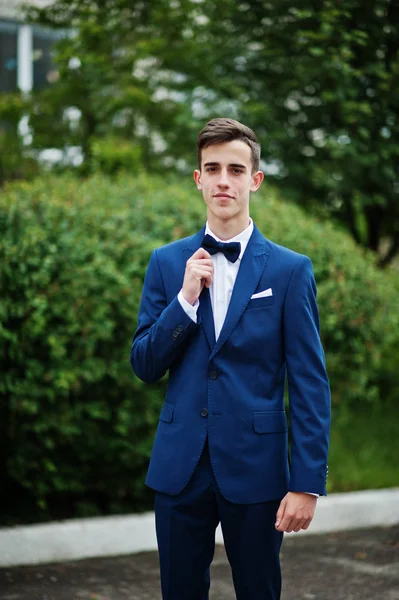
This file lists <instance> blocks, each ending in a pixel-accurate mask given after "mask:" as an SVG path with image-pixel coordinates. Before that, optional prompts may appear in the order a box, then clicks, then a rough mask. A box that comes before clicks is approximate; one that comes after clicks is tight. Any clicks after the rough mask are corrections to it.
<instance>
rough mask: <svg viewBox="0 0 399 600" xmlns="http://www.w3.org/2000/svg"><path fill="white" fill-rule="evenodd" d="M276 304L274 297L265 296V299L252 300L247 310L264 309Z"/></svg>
mask: <svg viewBox="0 0 399 600" xmlns="http://www.w3.org/2000/svg"><path fill="white" fill-rule="evenodd" d="M272 304H274V296H265V297H264V298H252V299H251V300H250V301H249V302H248V305H247V310H251V309H252V308H263V307H265V306H271V305H272Z"/></svg>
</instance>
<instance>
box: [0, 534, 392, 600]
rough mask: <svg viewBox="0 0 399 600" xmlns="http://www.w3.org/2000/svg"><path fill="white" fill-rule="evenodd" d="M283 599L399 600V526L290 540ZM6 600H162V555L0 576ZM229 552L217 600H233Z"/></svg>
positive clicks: (214, 588) (218, 555)
mask: <svg viewBox="0 0 399 600" xmlns="http://www.w3.org/2000/svg"><path fill="white" fill-rule="evenodd" d="M282 566H283V578H284V585H283V594H282V600H399V525H394V526H389V527H386V528H374V529H363V530H354V531H345V532H331V533H327V534H318V535H306V536H301V535H299V536H295V534H290V535H288V536H286V537H285V540H284V543H283V548H282ZM0 598H1V600H127V599H129V600H160V598H161V596H160V589H159V574H158V556H157V553H156V552H142V553H139V554H132V555H128V556H121V557H112V558H95V559H86V560H81V561H71V562H64V563H59V564H52V565H38V566H28V567H13V568H10V567H9V568H3V569H0ZM234 598H235V594H234V589H233V586H232V582H231V572H230V567H229V564H228V562H227V559H226V555H225V552H224V548H223V546H220V545H218V546H217V547H216V552H215V558H214V561H213V565H212V585H211V594H210V599H211V600H233V599H234Z"/></svg>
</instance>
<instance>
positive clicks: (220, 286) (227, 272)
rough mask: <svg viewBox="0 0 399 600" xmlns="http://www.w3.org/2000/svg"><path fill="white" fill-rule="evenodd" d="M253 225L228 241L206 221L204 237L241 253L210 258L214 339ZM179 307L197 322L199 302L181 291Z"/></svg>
mask: <svg viewBox="0 0 399 600" xmlns="http://www.w3.org/2000/svg"><path fill="white" fill-rule="evenodd" d="M253 229H254V224H253V221H252V219H250V222H249V225H248V227H247V228H246V229H244V231H242V232H241V233H239V234H238V235H236V236H235V237H233V238H231V239H230V240H221V239H219V238H218V237H217V235H215V234H214V233H213V231H212V230H211V229H210V227H209V225H208V221H207V223H206V227H205V235H206V234H209V235H211V236H212V237H213V238H215V240H217V241H218V242H240V244H241V252H240V256H239V257H238V259H237V260H236V262H234V263H232V262H230V261H229V260H228V259H227V258H226V257H225V255H224V254H223V253H222V252H217V253H216V254H213V255H212V256H211V258H212V262H213V269H214V272H213V279H212V283H211V285H210V287H209V295H210V298H211V304H212V312H213V320H214V325H215V337H216V340H217V339H218V337H219V335H220V332H221V330H222V327H223V323H224V320H225V318H226V314H227V309H228V308H229V304H230V298H231V294H232V292H233V287H234V284H235V281H236V278H237V273H238V269H239V268H240V264H241V260H242V256H243V254H244V252H245V249H246V247H247V244H248V242H249V238H250V237H251V235H252V232H253ZM177 298H178V300H179V302H180V304H181V307H182V308H183V310H184V312H185V313H186V314H187V315H188V316H189V317H190V318H191V319H192V320H193V321H194V322H195V323H196V322H197V310H198V307H199V300H197V301H196V302H195V303H194V305H192V304H190V303H189V302H187V300H186V299H185V298H184V297H183V291H182V290H180V292H179V294H178V296H177ZM306 493H307V494H310V495H312V496H316V497H318V495H319V494H313V493H312V492H306Z"/></svg>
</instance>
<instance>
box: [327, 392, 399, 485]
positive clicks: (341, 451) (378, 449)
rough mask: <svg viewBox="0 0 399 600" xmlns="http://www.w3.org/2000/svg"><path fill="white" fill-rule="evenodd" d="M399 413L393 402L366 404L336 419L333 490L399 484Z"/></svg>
mask: <svg viewBox="0 0 399 600" xmlns="http://www.w3.org/2000/svg"><path fill="white" fill-rule="evenodd" d="M333 419H334V411H333ZM398 431H399V414H398V410H397V408H396V407H395V406H394V404H393V403H391V404H390V405H387V406H381V405H380V406H376V407H371V406H366V407H364V406H363V407H362V408H361V410H359V411H358V412H357V413H356V414H351V415H350V416H349V417H348V418H346V419H343V418H340V416H339V415H337V416H336V419H334V425H333V429H332V432H331V446H330V456H329V481H328V486H327V489H328V491H329V492H346V491H351V490H362V489H372V488H385V487H395V486H398V485H399V470H398V460H399V435H398Z"/></svg>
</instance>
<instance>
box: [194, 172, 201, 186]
mask: <svg viewBox="0 0 399 600" xmlns="http://www.w3.org/2000/svg"><path fill="white" fill-rule="evenodd" d="M193 177H194V181H195V183H196V184H197V189H199V190H202V183H201V171H199V170H198V169H195V171H194V173H193Z"/></svg>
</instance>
